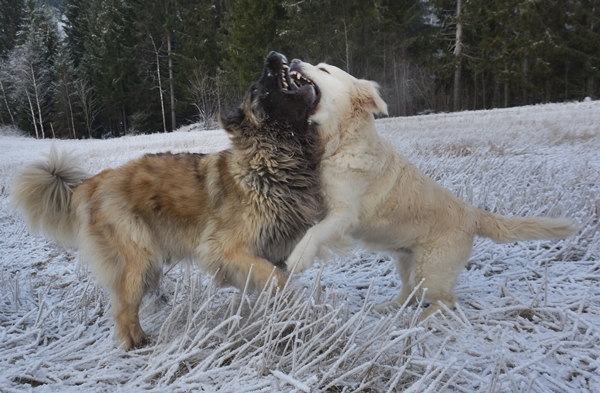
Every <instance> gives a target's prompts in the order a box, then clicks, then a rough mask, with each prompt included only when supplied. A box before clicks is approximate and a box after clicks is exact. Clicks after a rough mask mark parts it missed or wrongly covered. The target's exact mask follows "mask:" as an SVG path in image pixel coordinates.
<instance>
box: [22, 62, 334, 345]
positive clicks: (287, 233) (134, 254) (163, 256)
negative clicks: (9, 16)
mask: <svg viewBox="0 0 600 393" xmlns="http://www.w3.org/2000/svg"><path fill="white" fill-rule="evenodd" d="M287 69H288V66H287V60H286V59H285V57H284V56H282V55H280V54H278V53H275V52H272V53H270V54H269V56H268V57H267V60H266V63H265V68H264V73H263V75H262V77H261V79H260V80H259V81H258V82H256V83H255V84H253V85H252V86H251V88H250V90H249V92H248V93H247V95H246V97H245V99H244V101H243V103H242V105H241V106H240V108H239V109H238V110H237V111H235V112H234V113H232V114H230V115H227V116H222V117H221V119H220V120H221V124H222V126H223V128H225V130H226V131H227V132H228V133H229V134H230V137H231V141H232V146H231V148H230V149H229V150H225V151H222V152H219V153H214V154H210V155H202V154H170V153H164V154H151V155H150V154H149V155H145V156H143V157H142V158H140V159H138V160H134V161H131V162H129V163H127V164H126V165H124V166H122V167H120V168H117V169H107V170H105V171H103V172H101V173H99V174H97V175H96V176H93V177H91V178H88V176H87V175H86V174H85V173H82V172H81V171H80V170H79V169H78V165H77V161H76V159H75V158H74V157H71V156H69V155H67V154H58V153H57V152H56V151H55V150H54V149H53V150H52V151H51V152H50V155H49V160H48V161H47V162H37V163H33V164H31V165H29V166H28V167H26V168H25V169H24V170H23V171H22V172H21V174H20V176H19V177H18V178H17V180H16V183H15V185H14V189H13V193H12V199H13V203H14V204H15V205H16V207H17V208H18V209H20V211H21V212H22V213H23V214H24V216H25V217H26V219H27V222H28V224H29V226H30V228H31V229H32V230H34V231H35V230H38V231H41V232H43V233H45V234H46V235H48V236H49V237H51V238H53V239H55V240H57V241H59V242H61V243H64V244H67V245H72V246H76V247H77V248H78V249H79V251H80V254H81V259H82V260H83V261H85V262H87V263H89V265H90V267H91V269H92V271H93V272H94V273H95V275H96V276H97V277H98V278H99V279H100V281H101V282H102V283H103V284H104V285H105V286H106V287H108V289H109V290H110V293H111V301H112V311H113V314H114V317H115V323H116V335H117V337H118V338H119V339H120V340H122V341H123V342H124V343H125V345H126V347H127V348H133V347H136V346H139V345H141V344H143V343H144V342H145V341H146V335H145V333H144V331H143V330H142V328H141V326H140V322H139V316H138V309H139V305H140V302H141V300H142V298H143V296H144V294H145V293H146V292H147V291H148V290H149V289H151V288H152V287H154V286H156V285H157V284H158V282H159V280H160V277H161V275H162V265H163V263H166V262H168V261H177V260H181V259H184V258H189V259H194V260H196V261H198V263H199V264H200V265H201V266H202V267H203V268H204V269H206V270H207V271H209V272H211V273H216V279H217V281H218V282H219V283H220V284H222V285H235V286H237V287H243V286H244V285H245V282H246V279H247V277H248V274H250V280H249V282H250V286H251V287H252V288H255V289H259V290H260V289H262V288H263V287H264V286H265V284H266V283H267V281H268V280H269V278H270V277H271V275H274V276H275V277H276V279H277V284H278V286H279V287H282V286H283V285H284V284H285V281H286V280H287V275H286V274H285V273H284V271H282V270H280V269H274V263H283V262H284V261H285V260H286V258H287V256H288V255H289V254H290V252H291V251H292V249H293V247H294V245H295V244H296V243H297V242H298V241H299V240H300V239H301V238H302V236H303V234H304V233H305V231H306V230H307V229H308V228H309V227H311V226H312V225H313V224H314V223H315V222H316V221H317V220H318V219H320V218H322V206H323V205H324V203H323V200H322V195H321V191H320V177H319V171H318V167H319V164H320V160H321V146H320V142H319V139H318V134H317V132H316V129H315V128H314V127H313V126H311V125H310V124H309V122H308V117H309V115H310V114H311V111H312V109H313V108H314V107H315V106H316V104H317V103H318V100H319V95H318V93H317V91H316V90H315V88H314V87H312V86H305V87H302V88H298V87H297V86H296V85H294V84H292V83H290V80H289V75H288V71H287Z"/></svg>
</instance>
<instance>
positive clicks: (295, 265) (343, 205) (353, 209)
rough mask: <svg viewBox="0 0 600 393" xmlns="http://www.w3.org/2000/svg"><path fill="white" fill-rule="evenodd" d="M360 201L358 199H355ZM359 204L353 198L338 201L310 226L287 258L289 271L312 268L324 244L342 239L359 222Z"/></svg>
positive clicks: (298, 271)
mask: <svg viewBox="0 0 600 393" xmlns="http://www.w3.org/2000/svg"><path fill="white" fill-rule="evenodd" d="M354 201H358V199H354ZM358 207H359V206H357V205H356V204H353V203H352V200H351V199H350V200H347V201H338V202H337V203H336V204H335V205H334V206H333V207H331V208H330V209H329V213H328V214H327V217H325V219H324V220H323V221H321V222H320V223H318V224H317V225H315V226H314V227H312V228H310V229H309V230H308V231H307V232H306V234H305V235H304V237H303V238H302V240H301V241H300V243H298V244H297V245H296V247H295V248H294V251H292V253H291V254H290V256H289V257H288V259H287V262H286V266H287V270H288V271H289V272H292V271H293V272H294V273H300V272H303V271H304V270H306V269H308V268H310V267H311V266H312V265H313V262H314V260H315V258H316V256H317V253H318V251H319V249H320V248H321V247H322V246H323V245H328V244H331V243H333V242H336V241H338V242H339V241H340V240H341V239H342V238H343V237H345V235H346V234H348V232H349V231H350V230H351V228H352V227H353V226H355V225H356V223H357V222H358V212H359V209H358Z"/></svg>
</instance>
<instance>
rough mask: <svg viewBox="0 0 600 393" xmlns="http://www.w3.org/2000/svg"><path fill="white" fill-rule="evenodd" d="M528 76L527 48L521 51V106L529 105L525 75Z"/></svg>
mask: <svg viewBox="0 0 600 393" xmlns="http://www.w3.org/2000/svg"><path fill="white" fill-rule="evenodd" d="M528 74H529V50H528V48H524V49H523V82H522V83H523V99H522V103H521V104H522V105H527V104H528V103H529V100H528V97H527V91H528V84H529V83H528V79H527V75H528Z"/></svg>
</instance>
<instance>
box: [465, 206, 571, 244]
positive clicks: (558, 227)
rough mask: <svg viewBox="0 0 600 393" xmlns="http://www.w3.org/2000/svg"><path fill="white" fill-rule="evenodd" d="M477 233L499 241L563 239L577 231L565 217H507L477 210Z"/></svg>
mask: <svg viewBox="0 0 600 393" xmlns="http://www.w3.org/2000/svg"><path fill="white" fill-rule="evenodd" d="M478 213H479V226H478V227H477V234H478V235H479V236H484V237H488V238H490V239H492V240H494V241H496V242H499V243H506V242H513V241H517V240H542V239H564V238H566V237H569V236H571V235H572V234H574V233H575V232H577V228H575V227H574V226H573V224H572V223H571V221H570V220H568V219H565V218H543V217H516V218H508V217H504V216H500V215H497V214H494V213H490V212H487V211H485V210H479V211H478Z"/></svg>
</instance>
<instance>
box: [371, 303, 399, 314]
mask: <svg viewBox="0 0 600 393" xmlns="http://www.w3.org/2000/svg"><path fill="white" fill-rule="evenodd" d="M398 307H400V305H399V304H398V303H397V302H395V301H393V300H392V301H390V302H385V303H381V304H377V305H375V307H373V310H375V311H376V312H378V313H379V314H387V313H389V312H390V311H393V310H396V309H397V308H398Z"/></svg>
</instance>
